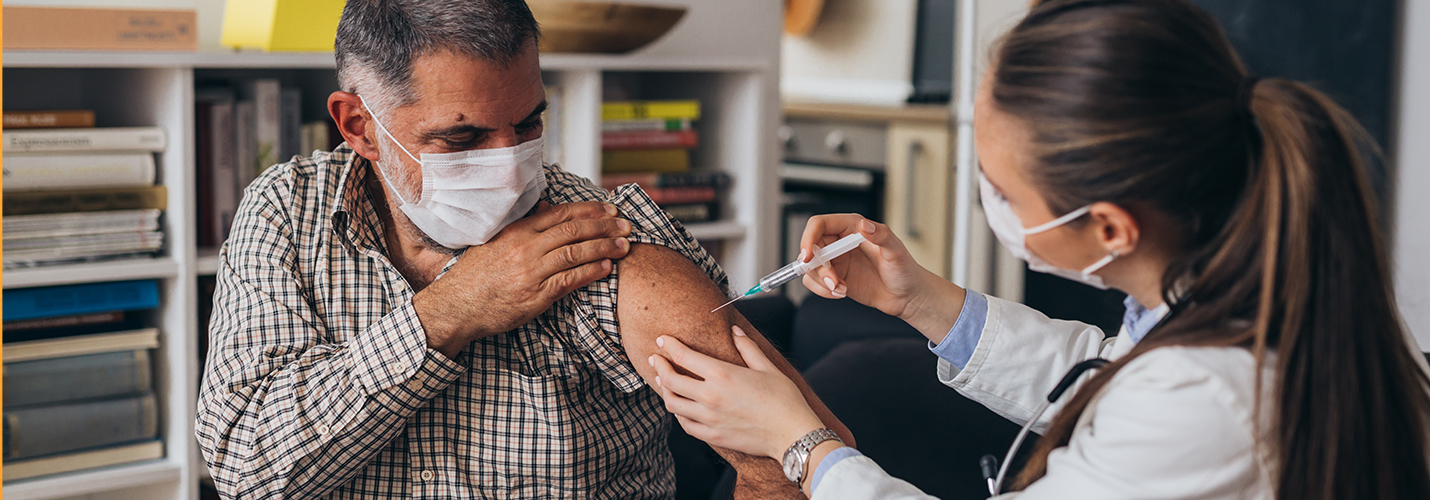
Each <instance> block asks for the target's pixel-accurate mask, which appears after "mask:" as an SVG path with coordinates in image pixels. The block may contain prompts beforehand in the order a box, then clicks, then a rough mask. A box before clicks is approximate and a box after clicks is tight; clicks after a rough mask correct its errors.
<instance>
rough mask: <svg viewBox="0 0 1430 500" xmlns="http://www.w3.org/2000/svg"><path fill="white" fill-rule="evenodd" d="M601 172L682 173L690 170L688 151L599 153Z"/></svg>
mask: <svg viewBox="0 0 1430 500" xmlns="http://www.w3.org/2000/svg"><path fill="white" fill-rule="evenodd" d="M601 170H602V171H603V172H613V173H614V172H684V171H686V170H690V150H687V149H684V148H670V149H631V150H619V151H605V152H602V153H601Z"/></svg>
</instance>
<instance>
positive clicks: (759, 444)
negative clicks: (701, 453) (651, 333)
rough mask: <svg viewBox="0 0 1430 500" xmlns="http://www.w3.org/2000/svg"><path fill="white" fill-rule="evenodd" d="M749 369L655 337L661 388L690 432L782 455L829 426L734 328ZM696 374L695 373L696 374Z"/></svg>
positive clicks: (759, 453)
mask: <svg viewBox="0 0 1430 500" xmlns="http://www.w3.org/2000/svg"><path fill="white" fill-rule="evenodd" d="M734 333H735V347H736V348H737V349H739V350H740V356H741V357H742V358H744V360H745V364H746V365H747V366H749V368H746V367H743V366H738V365H734V364H730V363H726V362H724V361H721V360H718V359H715V358H711V357H709V356H706V355H704V354H700V353H699V352H696V351H694V350H692V349H690V348H689V347H686V346H685V344H682V343H680V341H679V340H676V339H675V338H673V337H669V336H666V337H660V338H658V339H656V344H657V345H658V346H659V351H658V352H659V353H660V354H656V355H652V356H651V357H650V359H649V360H648V362H649V363H650V364H651V365H652V366H654V367H655V369H656V373H657V375H658V376H657V377H656V383H657V384H658V387H657V388H656V389H657V391H658V392H659V393H660V396H661V398H663V399H665V408H666V409H667V410H670V412H671V413H674V414H675V418H676V420H677V421H679V422H680V426H681V427H684V428H685V432H686V433H688V434H690V435H691V436H694V437H695V438H696V439H699V440H701V441H705V442H707V443H710V444H711V445H714V446H718V447H721V448H728V449H731V450H735V451H739V452H742V453H748V454H750V455H756V456H764V457H770V458H773V459H775V460H777V461H778V460H781V459H782V458H783V457H784V452H785V450H786V449H788V448H789V447H790V445H793V444H794V442H795V441H797V440H799V438H800V437H802V436H804V435H805V434H807V433H809V432H810V431H813V430H815V429H819V428H822V427H824V423H823V422H821V421H820V420H819V417H818V416H817V415H815V413H814V410H812V409H810V407H809V404H808V403H806V402H805V399H804V395H803V394H801V393H800V392H799V388H797V387H795V385H794V382H792V381H790V379H789V377H786V376H785V375H784V374H783V373H780V371H779V369H778V368H776V367H775V365H774V364H773V363H771V362H770V360H769V358H766V357H765V355H764V353H763V352H761V351H760V347H759V346H758V345H756V344H755V342H754V341H752V340H750V338H749V337H747V336H745V332H743V331H741V330H740V327H738V326H737V327H734ZM692 375H693V376H692Z"/></svg>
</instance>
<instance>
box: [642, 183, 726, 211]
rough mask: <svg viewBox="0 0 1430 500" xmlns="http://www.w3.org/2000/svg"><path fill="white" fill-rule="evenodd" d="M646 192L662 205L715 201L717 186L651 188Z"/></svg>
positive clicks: (656, 202) (652, 199)
mask: <svg viewBox="0 0 1430 500" xmlns="http://www.w3.org/2000/svg"><path fill="white" fill-rule="evenodd" d="M645 193H646V196H649V197H650V199H651V201H653V202H655V204H657V205H661V206H665V205H679V204H688V203H709V202H712V201H715V188H713V187H667V188H651V189H646V190H645Z"/></svg>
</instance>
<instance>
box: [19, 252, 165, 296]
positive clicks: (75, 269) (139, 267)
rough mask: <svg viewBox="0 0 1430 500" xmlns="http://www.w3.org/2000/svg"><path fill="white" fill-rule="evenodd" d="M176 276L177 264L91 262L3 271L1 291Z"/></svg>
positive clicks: (145, 260)
mask: <svg viewBox="0 0 1430 500" xmlns="http://www.w3.org/2000/svg"><path fill="white" fill-rule="evenodd" d="M178 275H179V264H178V263H177V262H174V261H172V260H169V259H165V258H156V259H133V260H119V261H112V262H94V263H87V264H73V265H67V266H53V267H37V268H34V269H6V270H5V274H4V281H5V289H11V288H28V287H34V286H51V285H69V284H74V283H97V282H101V281H120V280H138V279H152V278H173V277H175V276H178Z"/></svg>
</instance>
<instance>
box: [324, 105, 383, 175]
mask: <svg viewBox="0 0 1430 500" xmlns="http://www.w3.org/2000/svg"><path fill="white" fill-rule="evenodd" d="M368 113H369V111H368V110H367V108H366V107H364V106H363V105H362V100H361V99H359V98H358V96H357V94H354V93H351V92H343V91H337V92H333V93H332V95H329V96H328V114H330V115H332V116H333V122H334V123H337V124H338V133H339V134H342V135H343V140H344V141H347V143H348V146H350V147H352V148H353V152H355V153H357V154H358V155H359V156H362V157H363V158H367V159H368V161H374V162H375V161H379V160H381V156H382V154H381V153H379V152H378V148H377V134H376V133H375V132H376V127H369V126H368V123H371V120H372V118H371V117H370V116H368Z"/></svg>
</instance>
